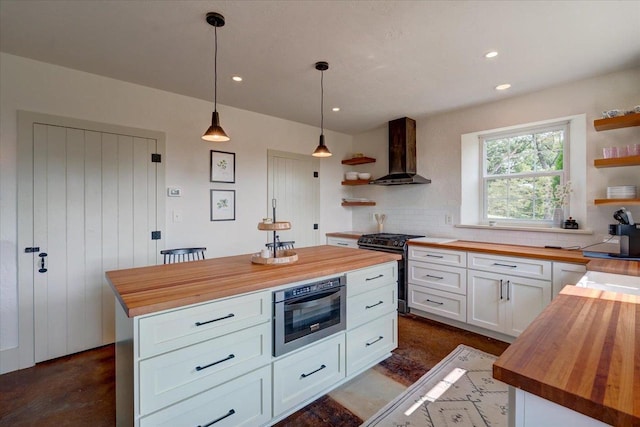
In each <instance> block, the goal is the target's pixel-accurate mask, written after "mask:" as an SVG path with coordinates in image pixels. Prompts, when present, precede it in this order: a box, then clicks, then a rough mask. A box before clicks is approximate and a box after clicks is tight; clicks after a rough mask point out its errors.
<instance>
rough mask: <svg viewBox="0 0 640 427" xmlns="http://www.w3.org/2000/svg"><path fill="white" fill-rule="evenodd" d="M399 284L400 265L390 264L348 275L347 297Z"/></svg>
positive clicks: (352, 272)
mask: <svg viewBox="0 0 640 427" xmlns="http://www.w3.org/2000/svg"><path fill="white" fill-rule="evenodd" d="M394 283H398V263H397V262H395V261H394V262H389V263H386V264H381V265H377V266H375V267H368V268H363V269H361V270H356V271H351V272H349V273H347V296H350V297H351V296H354V295H357V294H360V293H362V292H367V291H369V290H371V289H374V288H378V287H380V286H384V285H389V284H394Z"/></svg>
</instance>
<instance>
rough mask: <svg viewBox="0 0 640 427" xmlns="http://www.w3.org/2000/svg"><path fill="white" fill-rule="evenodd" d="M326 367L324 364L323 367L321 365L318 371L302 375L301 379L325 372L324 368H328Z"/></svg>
mask: <svg viewBox="0 0 640 427" xmlns="http://www.w3.org/2000/svg"><path fill="white" fill-rule="evenodd" d="M326 367H327V365H325V364H322V365H320V367H319V368H318V369H316V370H315V371H311V372H309V373H308V374H302V375H300V378H307V377H310V376H311V375H313V374H315V373H316V372H319V371H322V370H323V369H324V368H326Z"/></svg>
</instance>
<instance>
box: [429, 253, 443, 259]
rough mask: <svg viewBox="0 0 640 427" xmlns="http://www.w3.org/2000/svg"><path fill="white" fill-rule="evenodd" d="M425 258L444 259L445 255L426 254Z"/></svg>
mask: <svg viewBox="0 0 640 427" xmlns="http://www.w3.org/2000/svg"><path fill="white" fill-rule="evenodd" d="M425 256H428V257H431V258H444V255H432V254H426V255H425Z"/></svg>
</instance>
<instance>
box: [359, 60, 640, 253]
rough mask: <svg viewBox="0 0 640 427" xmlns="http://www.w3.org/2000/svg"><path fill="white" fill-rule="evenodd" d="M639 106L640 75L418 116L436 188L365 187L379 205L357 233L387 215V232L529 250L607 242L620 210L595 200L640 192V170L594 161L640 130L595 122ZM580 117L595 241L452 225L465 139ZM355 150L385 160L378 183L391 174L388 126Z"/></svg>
mask: <svg viewBox="0 0 640 427" xmlns="http://www.w3.org/2000/svg"><path fill="white" fill-rule="evenodd" d="M638 104H640V69H632V70H627V71H623V72H618V73H612V74H608V75H604V76H599V77H595V78H590V79H586V80H581V81H577V82H573V83H568V84H565V85H561V86H557V87H553V88H549V89H546V90H543V91H540V92H536V93H533V94H529V95H524V96H517V97H512V98H506V99H504V100H501V101H497V102H492V103H489V104H484V105H478V106H474V107H470V108H465V109H461V110H456V111H452V112H448V113H443V114H438V115H434V116H429V117H413V118H414V119H416V121H417V129H416V132H417V153H418V173H419V174H420V175H422V176H424V177H426V178H430V179H431V180H432V183H431V184H427V185H407V186H393V187H378V186H368V187H364V188H358V189H357V190H356V191H357V193H358V196H357V197H371V198H373V199H374V200H376V202H377V205H376V206H375V207H371V208H360V209H358V210H357V211H355V210H354V215H353V226H354V229H356V230H362V231H373V230H374V229H375V221H374V220H373V219H372V217H371V216H372V214H373V213H374V212H379V213H386V214H387V217H388V218H387V223H386V227H385V230H386V231H398V232H420V233H427V234H429V235H433V236H445V237H455V238H458V239H468V240H480V241H487V242H505V243H513V244H525V245H546V244H551V245H561V246H571V245H586V244H590V243H594V242H601V241H602V239H603V238H604V237H605V236H606V235H607V231H608V228H607V225H608V224H609V223H614V222H615V221H614V220H613V218H612V214H613V211H614V210H616V209H618V208H619V206H617V205H616V206H611V205H604V206H595V205H594V203H593V200H594V199H596V198H604V197H605V195H606V187H607V186H608V185H622V184H631V183H632V184H636V185H638V186H639V187H640V172H639V171H638V168H637V167H627V168H608V169H596V168H594V167H593V160H594V159H596V158H601V157H602V147H605V146H623V145H626V144H628V143H631V142H635V143H637V142H638V141H640V128H638V127H636V128H628V129H618V130H613V131H607V132H596V131H595V129H594V128H593V120H594V119H598V118H601V114H602V111H604V110H609V109H612V108H621V109H628V108H631V107H633V106H634V105H638ZM577 114H586V116H587V147H586V153H587V156H586V157H587V160H586V162H587V165H586V169H587V177H586V183H587V196H586V198H587V206H586V211H587V224H581V226H583V227H585V226H586V227H588V228H591V229H592V230H593V231H594V234H592V235H575V234H563V233H543V232H524V231H503V230H495V229H489V230H484V229H464V228H456V227H454V226H453V225H447V224H445V215H447V214H451V215H452V216H453V224H456V223H459V219H460V201H461V194H460V193H461V190H460V188H461V183H460V173H461V171H460V136H461V135H462V134H465V133H471V132H478V131H483V130H487V129H495V128H502V127H507V126H512V125H518V124H524V123H530V122H536V121H542V120H547V119H553V118H558V117H566V116H572V115H577ZM395 118H396V117H390V118H389V119H395ZM353 147H354V150H355V151H361V152H363V153H365V155H369V156H372V157H376V158H377V162H376V164H375V166H373V167H370V168H369V170H370V171H372V172H373V176H374V177H379V176H381V175H383V174H385V173H386V170H387V156H388V154H387V126H386V125H384V126H381V127H380V128H378V129H375V130H372V131H370V132H366V133H363V134H360V135H356V136H355V137H354V145H353ZM359 167H360V168H363V167H364V166H359ZM370 187H373V188H370ZM354 195H355V194H354ZM626 207H627V208H630V209H631V212H632V213H633V215H634V219H635V218H640V207H639V206H637V205H636V206H626Z"/></svg>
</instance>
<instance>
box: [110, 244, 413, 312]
mask: <svg viewBox="0 0 640 427" xmlns="http://www.w3.org/2000/svg"><path fill="white" fill-rule="evenodd" d="M295 251H296V253H297V254H298V261H297V262H295V263H292V264H284V265H277V266H272V265H262V264H253V263H252V262H251V254H247V255H236V256H230V257H223V258H213V259H207V260H204V261H193V262H185V263H179V264H167V265H156V266H150V267H139V268H131V269H127V270H115V271H108V272H107V273H106V276H107V281H108V282H109V284H110V285H111V288H112V289H113V291H114V292H115V294H116V297H117V298H118V300H119V301H120V304H121V305H122V307H123V308H124V310H125V313H126V314H127V316H129V317H134V316H139V315H142V314H148V313H153V312H156V311H160V310H166V309H169V308H176V307H182V306H185V305H189V304H195V303H199V302H206V301H211V300H214V299H218V298H224V297H229V296H233V295H239V294H243V293H247V292H256V291H260V290H263V289H268V288H272V287H275V286H280V285H285V284H287V283H293V282H298V281H302V280H308V279H314V278H316V277H322V276H328V275H331V274H338V273H344V272H346V271H351V270H357V269H359V268H365V267H370V266H372V265H376V264H381V263H384V262H389V261H395V260H399V259H401V257H400V255H395V254H390V253H385V252H376V251H368V250H364V249H352V248H343V247H337V246H315V247H309V248H301V249H296V250H295Z"/></svg>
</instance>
